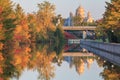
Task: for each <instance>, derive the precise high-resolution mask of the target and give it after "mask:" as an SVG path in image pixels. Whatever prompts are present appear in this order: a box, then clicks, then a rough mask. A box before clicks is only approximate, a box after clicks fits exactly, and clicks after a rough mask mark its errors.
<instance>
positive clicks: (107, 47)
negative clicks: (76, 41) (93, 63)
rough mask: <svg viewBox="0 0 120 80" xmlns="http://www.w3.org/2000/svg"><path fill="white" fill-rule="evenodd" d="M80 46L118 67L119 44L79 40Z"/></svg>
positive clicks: (119, 62)
mask: <svg viewBox="0 0 120 80" xmlns="http://www.w3.org/2000/svg"><path fill="white" fill-rule="evenodd" d="M80 46H81V47H83V48H86V49H87V50H88V51H91V52H93V53H95V54H97V55H100V56H102V57H103V58H106V59H107V60H109V61H110V62H114V63H116V64H118V65H120V44H116V43H111V44H110V43H102V42H95V41H88V40H81V41H80Z"/></svg>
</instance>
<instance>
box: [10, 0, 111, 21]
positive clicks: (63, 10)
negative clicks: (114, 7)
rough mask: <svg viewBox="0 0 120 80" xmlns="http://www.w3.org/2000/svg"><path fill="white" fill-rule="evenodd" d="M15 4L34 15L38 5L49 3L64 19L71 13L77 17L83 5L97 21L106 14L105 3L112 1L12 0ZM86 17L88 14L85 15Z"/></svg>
mask: <svg viewBox="0 0 120 80" xmlns="http://www.w3.org/2000/svg"><path fill="white" fill-rule="evenodd" d="M11 1H13V3H19V4H20V5H21V6H22V8H23V9H24V12H26V13H32V12H36V11H37V10H38V8H37V4H38V3H42V2H43V1H49V2H50V3H52V4H54V5H55V6H56V10H55V13H56V15H58V14H61V15H62V17H63V18H67V17H69V13H70V12H72V13H73V14H74V15H75V11H76V9H77V8H78V7H79V6H80V5H81V6H82V7H83V8H84V10H85V13H87V12H88V11H90V12H91V15H92V17H93V18H94V19H95V20H97V19H100V18H102V15H103V13H104V12H105V6H106V4H105V1H107V2H110V0H11ZM85 15H86V14H85Z"/></svg>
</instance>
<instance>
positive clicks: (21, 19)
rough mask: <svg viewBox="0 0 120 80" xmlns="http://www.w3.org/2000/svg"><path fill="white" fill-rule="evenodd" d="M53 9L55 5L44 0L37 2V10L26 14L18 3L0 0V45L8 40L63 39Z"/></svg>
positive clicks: (36, 40)
mask: <svg viewBox="0 0 120 80" xmlns="http://www.w3.org/2000/svg"><path fill="white" fill-rule="evenodd" d="M54 11H55V5H53V4H51V3H49V2H46V1H45V2H43V3H40V4H38V11H37V12H34V13H28V14H26V13H25V12H24V10H23V9H22V7H21V6H20V5H19V4H17V5H15V4H13V3H12V1H10V0H1V1H0V46H1V47H2V46H3V45H5V43H8V42H15V43H16V44H29V43H31V42H54V43H58V42H61V41H63V39H64V35H63V30H62V28H61V26H62V25H61V23H59V24H58V17H57V16H55V12H54ZM56 19H57V20H56ZM55 20H56V21H55ZM61 21H62V18H61ZM56 24H58V25H56ZM59 40H60V41H59Z"/></svg>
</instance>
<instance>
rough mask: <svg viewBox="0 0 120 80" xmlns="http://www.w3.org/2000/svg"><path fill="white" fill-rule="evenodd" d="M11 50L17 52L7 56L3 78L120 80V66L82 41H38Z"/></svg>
mask: <svg viewBox="0 0 120 80" xmlns="http://www.w3.org/2000/svg"><path fill="white" fill-rule="evenodd" d="M8 51H11V52H14V54H9V57H8V56H6V61H4V62H5V63H6V66H5V67H4V69H3V72H2V74H1V75H0V77H1V78H0V80H120V67H119V66H117V65H114V64H112V63H110V62H108V61H106V60H104V59H102V58H101V57H99V56H97V55H93V54H91V53H89V52H88V51H87V50H85V49H82V48H81V47H80V46H79V45H75V44H72V45H68V44H66V45H65V46H64V47H63V46H53V45H52V46H51V45H40V44H38V45H37V46H35V45H34V46H33V45H32V47H31V46H29V47H28V45H27V46H21V47H19V49H15V50H14V49H13V50H8ZM68 52H69V53H68ZM78 52H79V53H78ZM67 53H68V54H67ZM65 54H66V55H65ZM72 54H75V55H72ZM78 54H81V55H78ZM0 73H1V72H0Z"/></svg>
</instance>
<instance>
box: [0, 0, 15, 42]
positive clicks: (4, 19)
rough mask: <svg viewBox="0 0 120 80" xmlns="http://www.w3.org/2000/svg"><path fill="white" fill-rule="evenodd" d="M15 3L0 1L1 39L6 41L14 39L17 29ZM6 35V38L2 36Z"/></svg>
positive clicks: (5, 0)
mask: <svg viewBox="0 0 120 80" xmlns="http://www.w3.org/2000/svg"><path fill="white" fill-rule="evenodd" d="M13 12H14V11H13V3H12V1H10V0H0V30H1V29H2V31H0V37H2V38H1V39H3V38H4V40H10V39H12V35H13V30H14V28H15V24H14V21H15V17H14V14H13ZM2 35H4V37H3V36H2Z"/></svg>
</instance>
